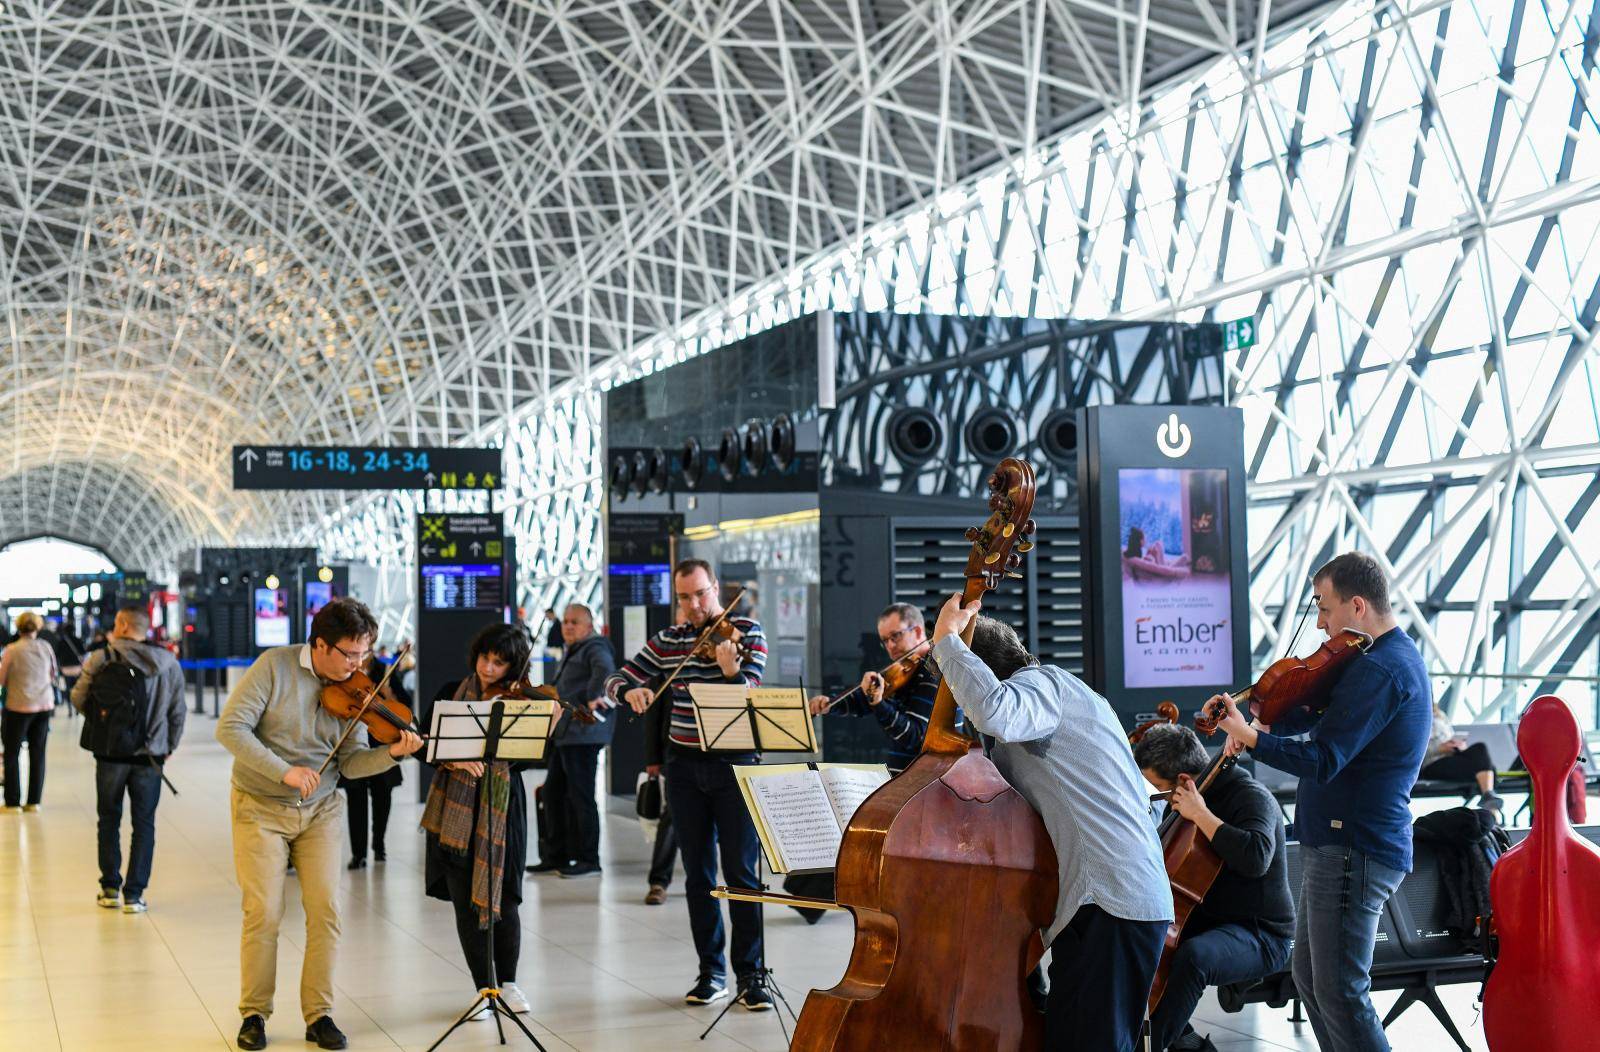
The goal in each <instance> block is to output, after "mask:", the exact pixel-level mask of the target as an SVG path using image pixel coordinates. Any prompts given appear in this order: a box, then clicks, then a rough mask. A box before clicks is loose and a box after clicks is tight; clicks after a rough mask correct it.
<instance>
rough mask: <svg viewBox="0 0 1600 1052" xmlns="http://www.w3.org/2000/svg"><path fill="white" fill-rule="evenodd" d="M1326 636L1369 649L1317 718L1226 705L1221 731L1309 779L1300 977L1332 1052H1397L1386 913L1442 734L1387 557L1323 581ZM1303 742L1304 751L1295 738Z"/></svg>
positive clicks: (1302, 791)
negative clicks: (1347, 634)
mask: <svg viewBox="0 0 1600 1052" xmlns="http://www.w3.org/2000/svg"><path fill="white" fill-rule="evenodd" d="M1312 584H1313V586H1314V587H1315V589H1316V597H1315V598H1316V604H1317V627H1318V628H1320V629H1322V630H1323V632H1325V633H1326V634H1327V635H1328V636H1329V638H1330V639H1331V638H1333V637H1334V636H1336V635H1338V634H1339V633H1341V632H1343V631H1344V630H1346V629H1354V630H1355V631H1356V632H1359V633H1362V634H1364V635H1367V636H1369V637H1371V638H1372V640H1373V642H1372V645H1371V647H1369V648H1368V649H1367V651H1366V652H1365V653H1364V654H1362V655H1361V656H1359V657H1357V658H1355V659H1354V660H1353V661H1352V662H1351V663H1350V664H1349V665H1347V666H1346V667H1345V668H1344V670H1343V671H1342V672H1341V673H1339V677H1338V680H1337V682H1336V683H1335V684H1334V685H1333V688H1332V693H1331V695H1330V698H1329V702H1328V706H1327V708H1326V709H1325V710H1324V711H1323V712H1322V713H1321V714H1314V713H1312V712H1308V711H1305V710H1295V711H1294V712H1293V713H1292V715H1291V716H1290V717H1289V718H1288V719H1283V718H1280V719H1279V721H1278V722H1277V723H1276V724H1274V725H1272V726H1270V727H1269V726H1267V725H1266V724H1262V723H1259V722H1246V718H1245V716H1244V715H1243V714H1242V713H1240V712H1239V709H1238V706H1237V704H1235V702H1234V700H1233V698H1232V697H1230V696H1228V695H1218V696H1217V697H1215V698H1213V699H1211V701H1210V702H1208V703H1207V708H1208V709H1209V708H1210V707H1211V706H1213V705H1216V706H1222V707H1223V708H1224V709H1225V710H1226V712H1227V716H1226V717H1225V718H1224V719H1222V720H1221V721H1220V723H1219V727H1220V729H1222V730H1224V731H1226V732H1227V733H1228V743H1227V745H1226V746H1225V748H1226V749H1227V750H1228V751H1229V752H1231V753H1237V752H1239V751H1241V750H1243V749H1250V750H1251V751H1252V752H1253V753H1254V754H1255V758H1256V760H1257V762H1259V763H1264V764H1266V765H1268V766H1269V767H1276V768H1278V769H1279V770H1280V771H1287V772H1289V773H1290V774H1295V775H1299V776H1300V785H1299V788H1298V790H1297V791H1296V795H1295V808H1296V809H1295V833H1296V836H1297V837H1298V839H1299V841H1300V844H1301V847H1302V850H1301V852H1300V858H1301V860H1302V864H1303V867H1304V868H1303V874H1302V878H1301V884H1300V901H1299V904H1298V909H1297V910H1296V915H1297V916H1296V921H1295V936H1294V957H1293V972H1294V982H1295V987H1296V988H1297V989H1298V990H1299V993H1300V1000H1301V1001H1302V1002H1303V1003H1304V1004H1305V1007H1306V1014H1307V1015H1308V1016H1309V1017H1310V1020H1311V1029H1312V1030H1313V1031H1314V1032H1315V1033H1316V1036H1317V1044H1318V1045H1319V1046H1321V1047H1322V1048H1324V1049H1330V1050H1333V1049H1337V1050H1339V1052H1345V1050H1347V1049H1351V1050H1354V1049H1360V1050H1363V1052H1366V1050H1372V1049H1379V1050H1381V1049H1387V1048H1388V1047H1389V1042H1388V1040H1387V1039H1386V1038H1385V1037H1384V1033H1383V1026H1382V1024H1381V1023H1380V1022H1379V1021H1378V1016H1377V1013H1376V1012H1374V1011H1373V1008H1372V1001H1371V998H1370V997H1369V996H1368V994H1369V991H1370V990H1371V986H1372V983H1371V978H1370V974H1369V973H1370V970H1371V967H1372V952H1373V947H1374V945H1375V943H1376V940H1377V934H1378V916H1379V914H1380V913H1381V912H1382V911H1383V907H1384V903H1385V902H1387V901H1388V899H1389V896H1390V895H1391V894H1392V893H1393V892H1394V889H1395V888H1396V887H1398V886H1399V884H1400V880H1401V878H1403V877H1404V876H1405V875H1406V873H1407V872H1409V871H1410V869H1411V810H1410V807H1409V803H1410V799H1411V787H1412V786H1413V785H1414V784H1415V783H1416V780H1417V771H1418V770H1419V769H1420V768H1421V767H1422V757H1423V753H1424V752H1425V751H1426V750H1427V747H1428V735H1429V731H1430V729H1431V728H1432V724H1433V691H1432V687H1431V685H1430V683H1429V680H1428V671H1427V668H1426V666H1425V665H1424V664H1423V661H1422V655H1421V654H1420V653H1418V651H1417V646H1416V644H1415V643H1413V642H1412V641H1411V637H1410V636H1408V635H1406V633H1405V632H1404V631H1402V630H1401V629H1400V627H1399V625H1398V623H1397V622H1396V620H1395V617H1394V614H1393V612H1392V611H1391V610H1390V608H1389V583H1388V581H1387V580H1386V579H1385V578H1384V575H1383V570H1382V569H1381V568H1380V567H1379V566H1378V562H1377V560H1375V559H1373V558H1372V557H1371V556H1369V555H1365V554H1363V553H1360V552H1350V553H1348V554H1345V555H1341V556H1339V557H1338V558H1336V559H1334V560H1333V561H1331V562H1329V563H1328V564H1327V565H1325V566H1323V567H1322V568H1321V569H1320V570H1318V571H1317V573H1316V576H1315V577H1314V578H1313V579H1312ZM1306 731H1309V732H1310V736H1309V738H1308V739H1307V740H1305V741H1291V740H1290V738H1289V736H1290V735H1296V734H1301V733H1304V732H1306Z"/></svg>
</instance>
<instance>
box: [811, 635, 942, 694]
mask: <svg viewBox="0 0 1600 1052" xmlns="http://www.w3.org/2000/svg"><path fill="white" fill-rule="evenodd" d="M931 642H933V641H932V640H930V639H924V640H923V641H922V642H921V643H918V644H917V645H916V647H915V648H914V649H913V650H912V651H911V652H910V653H907V654H902V655H901V656H900V657H898V658H896V659H895V660H894V661H891V662H889V663H888V664H887V665H885V666H883V668H880V669H879V670H878V677H879V678H880V679H882V680H883V694H882V695H880V697H884V696H887V695H890V694H898V693H900V692H901V691H902V690H905V689H906V685H907V684H908V683H910V682H911V678H912V677H913V676H915V675H916V674H917V672H918V670H919V669H921V668H922V663H923V661H925V660H927V657H928V654H929V653H930V651H929V649H928V644H930V643H931ZM860 691H861V684H859V683H857V684H856V685H855V686H853V687H851V688H850V689H849V690H847V691H845V692H844V693H843V694H841V695H839V696H838V697H837V698H834V699H833V700H832V701H830V702H828V704H827V707H826V708H824V709H823V710H822V711H823V712H828V711H830V710H832V708H833V707H834V706H835V705H837V704H839V703H840V702H841V701H843V700H844V699H846V698H848V697H849V696H850V695H852V694H856V693H858V692H860Z"/></svg>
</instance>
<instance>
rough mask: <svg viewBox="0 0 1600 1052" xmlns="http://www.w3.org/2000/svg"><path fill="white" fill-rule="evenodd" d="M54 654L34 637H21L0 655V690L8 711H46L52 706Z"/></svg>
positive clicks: (47, 646)
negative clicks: (1, 688)
mask: <svg viewBox="0 0 1600 1052" xmlns="http://www.w3.org/2000/svg"><path fill="white" fill-rule="evenodd" d="M60 672H61V670H60V669H58V668H57V667H56V652H55V651H54V650H52V649H50V644H49V643H46V642H45V641H44V640H42V639H40V638H39V637H38V636H32V637H24V638H22V639H19V640H17V641H16V642H15V643H12V644H11V645H10V646H8V647H6V649H5V652H4V653H3V654H0V687H4V688H6V710H7V711H8V712H49V711H50V710H51V709H53V708H55V707H56V691H55V683H56V676H58V675H59V674H60Z"/></svg>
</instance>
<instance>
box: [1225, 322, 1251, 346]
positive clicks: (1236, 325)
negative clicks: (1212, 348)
mask: <svg viewBox="0 0 1600 1052" xmlns="http://www.w3.org/2000/svg"><path fill="white" fill-rule="evenodd" d="M1255 345H1256V320H1255V319H1254V318H1240V319H1239V320H1238V321H1229V322H1224V323H1223V325H1222V347H1223V349H1224V350H1228V351H1242V350H1244V349H1245V348H1246V347H1254V346H1255Z"/></svg>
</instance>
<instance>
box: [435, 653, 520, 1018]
mask: <svg viewBox="0 0 1600 1052" xmlns="http://www.w3.org/2000/svg"><path fill="white" fill-rule="evenodd" d="M531 653H532V644H531V643H530V641H529V639H528V635H527V633H526V632H524V631H523V630H522V629H521V628H519V627H517V626H516V625H505V624H498V625H490V626H489V627H487V628H485V629H484V630H483V631H481V632H479V633H478V634H477V636H475V637H474V638H473V640H472V644H471V646H470V647H469V648H468V661H469V663H470V665H471V668H472V672H471V674H469V675H468V676H467V678H466V679H464V680H462V681H461V684H460V686H458V687H457V688H456V691H455V699H454V700H456V701H475V700H478V699H480V698H484V697H493V696H494V695H495V693H496V692H497V688H499V687H501V686H504V685H506V684H509V683H510V682H511V681H513V680H515V679H517V678H518V677H519V676H521V675H522V674H523V673H524V672H525V671H526V669H527V667H528V661H529V658H530V657H531ZM528 766H529V765H528V764H526V763H513V762H508V761H505V760H496V761H495V762H494V764H493V765H492V768H491V769H490V770H489V771H488V772H487V776H488V777H489V778H491V779H492V781H491V785H490V807H489V812H490V813H489V814H488V815H487V816H485V815H484V814H483V813H482V812H483V808H482V806H481V804H482V793H481V792H480V791H479V784H478V783H479V779H480V778H483V777H484V776H485V774H486V772H485V769H484V764H482V763H480V762H477V761H471V762H451V763H443V764H440V765H439V766H438V769H437V771H436V772H435V774H434V778H433V785H432V788H431V789H430V790H429V792H428V802H427V806H426V807H425V808H424V809H423V814H422V828H423V830H424V831H425V832H426V833H427V834H428V838H427V852H426V858H425V866H424V880H425V883H424V887H425V890H426V891H427V893H428V894H429V895H431V896H433V897H434V898H438V899H445V900H446V901H448V902H450V903H451V905H453V906H454V907H455V911H456V934H457V935H458V936H459V937H460V939H461V952H462V955H463V956H464V957H466V960H467V968H468V969H469V970H470V971H471V972H472V981H473V984H474V985H475V987H476V988H477V989H480V990H481V989H484V988H485V987H487V986H488V985H489V963H488V955H487V954H486V953H485V948H484V942H485V939H484V930H485V929H486V928H487V927H488V923H489V912H490V910H491V909H492V910H493V911H494V967H495V978H496V980H497V981H498V983H499V988H500V996H501V998H502V999H503V1000H504V1001H505V1003H506V1006H507V1007H508V1008H510V1009H511V1010H512V1011H514V1012H526V1011H528V1008H529V1006H528V998H527V995H526V994H524V993H523V992H522V991H521V990H520V989H518V987H517V984H516V978H517V958H518V957H519V956H520V955H521V951H522V925H521V921H520V918H519V917H518V907H519V906H520V905H521V902H522V869H523V865H524V864H525V863H526V861H527V856H528V797H527V793H526V792H525V791H524V789H523V787H522V772H523V771H524V770H525V769H527V767H528ZM486 819H487V820H486ZM497 878H498V879H497ZM496 884H498V885H499V888H498V891H499V894H498V895H491V894H490V890H489V889H490V888H492V887H494V886H495V885H496ZM489 1016H490V1012H489V1009H488V1007H487V1006H485V1007H484V1008H483V1009H482V1010H480V1011H479V1012H478V1013H477V1014H476V1015H474V1016H473V1018H474V1019H487V1018H489Z"/></svg>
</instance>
